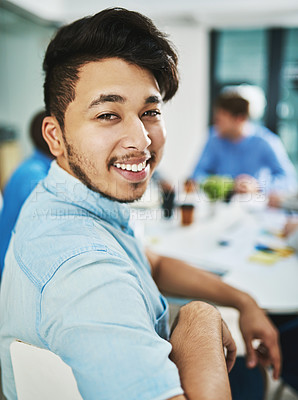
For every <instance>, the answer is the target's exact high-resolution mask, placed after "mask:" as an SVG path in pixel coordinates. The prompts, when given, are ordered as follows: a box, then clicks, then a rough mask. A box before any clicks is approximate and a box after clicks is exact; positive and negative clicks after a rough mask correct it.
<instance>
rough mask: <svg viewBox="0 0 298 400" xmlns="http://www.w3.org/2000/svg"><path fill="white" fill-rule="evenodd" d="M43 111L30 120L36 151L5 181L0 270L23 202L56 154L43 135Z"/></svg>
mask: <svg viewBox="0 0 298 400" xmlns="http://www.w3.org/2000/svg"><path fill="white" fill-rule="evenodd" d="M44 117H45V112H44V111H39V112H38V113H37V114H35V116H34V117H33V118H32V121H31V123H30V128H29V130H30V138H31V140H32V142H33V144H34V147H35V150H34V152H33V154H32V155H31V156H30V157H29V158H27V159H26V160H25V161H24V162H22V163H21V164H20V165H19V167H18V168H17V169H16V170H15V171H14V173H13V174H12V176H11V177H10V179H9V181H8V182H7V183H6V186H5V188H4V192H3V209H2V211H1V214H0V273H1V275H2V270H3V267H4V258H5V254H6V250H7V248H8V244H9V240H10V236H11V232H12V230H13V228H14V226H15V223H16V220H17V218H18V215H19V212H20V210H21V208H22V205H23V203H24V202H25V200H26V199H27V197H28V196H29V194H30V193H31V192H32V190H33V189H34V188H35V186H36V185H37V183H38V182H39V181H40V180H41V179H43V178H44V177H45V176H46V175H47V173H48V170H49V168H50V164H51V161H52V159H53V156H52V155H51V153H50V151H49V147H48V145H47V143H46V142H45V140H44V138H43V136H42V130H41V128H42V121H43V119H44Z"/></svg>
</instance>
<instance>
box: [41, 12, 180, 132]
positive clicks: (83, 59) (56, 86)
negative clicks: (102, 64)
mask: <svg viewBox="0 0 298 400" xmlns="http://www.w3.org/2000/svg"><path fill="white" fill-rule="evenodd" d="M111 57H118V58H121V59H123V60H125V61H127V62H129V63H132V64H135V65H138V66H140V67H142V68H146V69H147V70H149V71H150V72H152V74H153V75H154V77H155V79H156V80H157V82H158V85H159V88H160V92H161V95H162V98H163V100H164V101H167V100H170V99H171V98H172V97H173V96H174V94H175V93H176V91H177V89H178V82H179V79H178V71H177V61H178V57H177V54H176V51H175V50H174V48H173V46H172V45H171V43H170V42H169V41H168V40H167V39H166V36H165V35H164V34H163V33H162V32H160V31H159V30H158V29H157V28H156V27H155V25H154V24H153V22H152V21H151V20H150V19H149V18H147V17H145V16H143V15H142V14H139V13H138V12H134V11H128V10H125V9H123V8H108V9H106V10H103V11H101V12H99V13H98V14H95V15H94V16H91V17H86V18H82V19H80V20H78V21H75V22H73V23H71V24H70V25H66V26H64V27H62V28H60V29H59V30H58V32H57V33H56V35H55V36H54V38H53V39H52V41H51V42H50V44H49V46H48V48H47V51H46V54H45V58H44V63H43V69H44V71H45V83H44V100H45V106H46V111H47V114H48V115H53V116H55V117H56V118H57V120H58V122H59V124H60V126H61V128H62V129H63V128H64V115H65V111H66V109H67V107H68V105H69V103H70V102H71V101H73V100H74V98H75V86H76V83H77V80H78V71H79V69H80V67H82V66H83V65H84V64H86V63H88V62H92V61H98V60H101V59H104V58H111Z"/></svg>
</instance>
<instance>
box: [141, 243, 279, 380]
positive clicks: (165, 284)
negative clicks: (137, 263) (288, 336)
mask: <svg viewBox="0 0 298 400" xmlns="http://www.w3.org/2000/svg"><path fill="white" fill-rule="evenodd" d="M146 254H147V257H148V259H149V262H150V264H151V268H152V276H153V279H154V280H155V282H156V284H157V286H158V287H159V289H160V290H161V291H164V292H166V293H169V294H175V295H180V296H184V297H188V298H192V299H198V298H199V299H204V300H207V301H210V302H212V303H216V304H219V305H222V306H229V307H234V308H236V309H238V310H239V311H240V321H239V323H240V329H241V332H242V335H243V338H244V341H245V345H246V351H247V366H248V367H251V368H252V367H254V366H256V364H257V362H258V361H260V362H261V363H262V364H263V365H270V364H272V365H273V368H274V374H273V376H274V378H276V379H277V378H278V377H279V374H280V368H281V356H280V349H279V343H278V331H277V329H276V328H275V327H274V326H273V325H272V324H271V322H270V321H269V319H268V318H267V317H266V315H265V313H264V312H263V311H262V310H261V309H260V308H259V307H258V305H257V303H256V302H255V301H254V300H253V298H252V297H250V296H249V295H248V294H247V293H244V292H242V291H240V290H237V289H235V288H233V287H232V286H229V285H227V284H225V283H224V282H222V281H221V280H220V279H219V278H218V277H217V276H215V275H214V274H211V273H209V272H206V271H203V270H200V269H198V268H194V267H192V266H190V265H188V264H186V263H185V262H183V261H180V260H176V259H173V258H169V257H163V256H159V255H156V254H154V253H153V252H151V251H147V252H146ZM254 339H259V340H260V341H261V344H262V347H261V348H263V350H264V349H265V351H263V354H262V355H260V354H259V352H258V351H256V350H255V349H254V348H253V345H252V341H253V340H254Z"/></svg>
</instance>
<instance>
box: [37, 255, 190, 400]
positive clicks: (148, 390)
mask: <svg viewBox="0 0 298 400" xmlns="http://www.w3.org/2000/svg"><path fill="white" fill-rule="evenodd" d="M40 309H41V314H40V321H39V323H38V325H39V326H38V330H39V334H40V337H41V338H42V340H43V341H44V342H45V345H46V346H47V347H48V348H49V349H50V350H52V351H53V352H55V353H56V354H58V355H59V356H60V357H61V358H62V359H63V360H64V361H65V362H66V363H67V364H68V365H70V367H71V368H72V370H73V373H74V376H75V378H76V381H77V383H78V388H79V391H80V393H81V395H82V397H83V398H84V400H93V399H94V400H98V399H101V400H105V399H106V400H112V399H113V400H117V399H123V400H126V399H127V400H134V399H136V400H137V399H138V400H140V399H142V400H147V399H148V400H154V399H156V400H159V399H160V400H161V399H167V398H170V397H173V396H176V395H179V394H181V393H183V391H182V389H181V385H180V380H179V374H178V369H177V367H176V366H175V364H174V363H173V362H172V361H171V360H170V359H169V354H170V352H171V345H170V343H169V342H167V341H166V340H164V339H163V338H161V337H160V336H159V335H158V334H157V333H156V331H155V329H154V327H155V324H156V323H158V320H159V319H161V318H163V315H161V316H158V317H155V316H154V313H153V312H152V310H150V305H149V303H148V299H147V298H146V295H145V292H144V290H143V288H142V283H141V282H140V281H139V277H138V275H137V274H136V273H135V271H134V269H133V268H132V267H131V266H130V265H129V262H126V261H125V260H123V259H121V258H117V257H115V256H111V255H109V254H108V253H101V254H97V253H96V252H89V253H87V254H83V255H79V256H76V257H74V258H72V259H71V260H68V261H67V262H66V263H65V264H64V265H63V266H62V267H60V269H59V270H58V271H57V272H56V274H55V275H54V276H53V278H52V280H51V281H50V282H49V283H48V284H47V285H46V287H45V288H44V290H43V294H42V299H41V307H40Z"/></svg>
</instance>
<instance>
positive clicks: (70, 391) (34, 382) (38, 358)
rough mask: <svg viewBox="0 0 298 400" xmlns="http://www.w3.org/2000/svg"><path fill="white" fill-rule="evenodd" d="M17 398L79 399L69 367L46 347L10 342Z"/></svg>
mask: <svg viewBox="0 0 298 400" xmlns="http://www.w3.org/2000/svg"><path fill="white" fill-rule="evenodd" d="M10 354H11V360H12V366H13V373H14V379H15V384H16V390H17V396H18V400H41V399H42V400H82V397H81V395H80V393H79V391H78V387H77V383H76V380H75V377H74V375H73V373H72V370H71V368H70V367H69V366H68V365H67V364H65V363H64V362H63V361H62V360H61V358H60V357H59V356H57V355H56V354H54V353H52V352H51V351H49V350H45V349H41V348H38V347H35V346H32V345H30V344H27V343H24V342H21V341H17V340H16V341H14V342H12V344H11V345H10Z"/></svg>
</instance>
